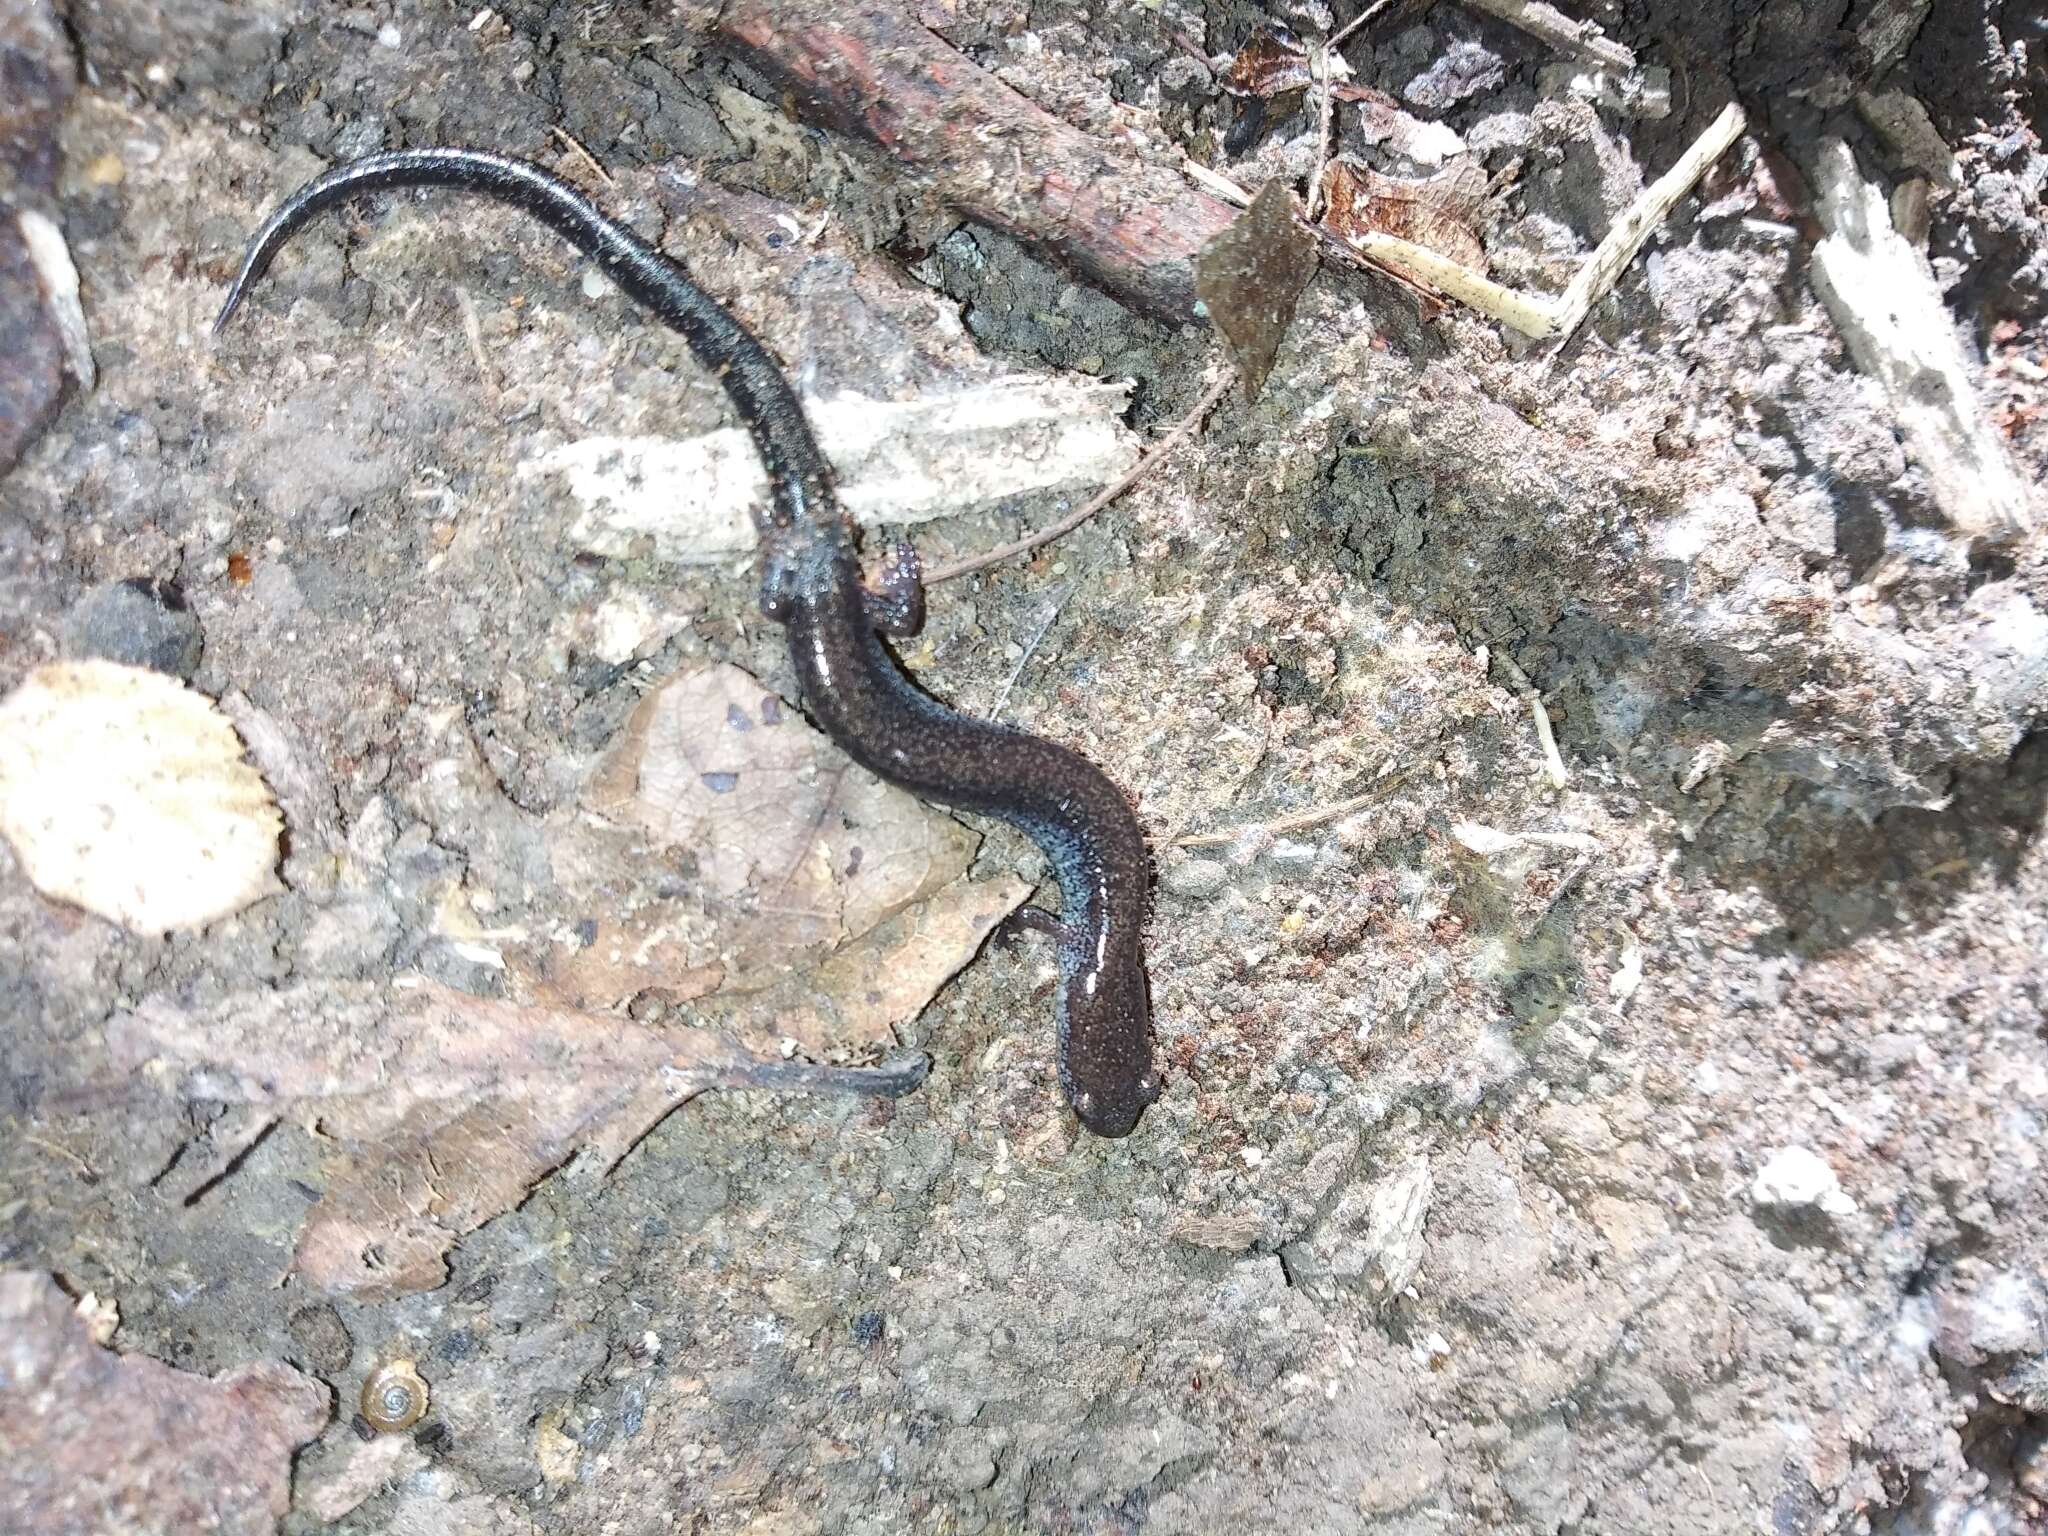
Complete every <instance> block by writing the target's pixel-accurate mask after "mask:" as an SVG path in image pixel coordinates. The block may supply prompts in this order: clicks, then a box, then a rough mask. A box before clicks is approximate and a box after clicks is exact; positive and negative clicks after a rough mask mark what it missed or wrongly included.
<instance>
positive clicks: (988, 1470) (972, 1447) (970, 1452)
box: [937, 1430, 996, 1493]
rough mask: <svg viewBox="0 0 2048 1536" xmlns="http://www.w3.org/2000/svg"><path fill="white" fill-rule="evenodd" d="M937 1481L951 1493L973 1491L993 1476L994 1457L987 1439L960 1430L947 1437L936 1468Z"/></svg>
mask: <svg viewBox="0 0 2048 1536" xmlns="http://www.w3.org/2000/svg"><path fill="white" fill-rule="evenodd" d="M937 1471H938V1479H939V1482H940V1483H941V1484H942V1485H943V1486H944V1487H947V1488H949V1489H951V1490H952V1491H953V1492H955V1493H975V1492H978V1491H979V1490H981V1489H983V1488H986V1487H988V1485H989V1484H990V1483H993V1482H994V1481H995V1480H996V1459H995V1457H994V1456H992V1455H990V1454H989V1448H988V1442H987V1440H986V1439H985V1438H984V1437H983V1436H981V1435H979V1434H976V1433H974V1432H972V1431H969V1430H961V1431H958V1432H957V1433H955V1434H953V1435H951V1436H949V1437H948V1439H947V1444H946V1448H945V1450H944V1451H943V1452H942V1453H941V1454H940V1457H939V1465H938V1468H937Z"/></svg>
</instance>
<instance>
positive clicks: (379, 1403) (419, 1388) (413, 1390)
mask: <svg viewBox="0 0 2048 1536" xmlns="http://www.w3.org/2000/svg"><path fill="white" fill-rule="evenodd" d="M426 1412H427V1384H426V1383H425V1382H424V1381H422V1380H421V1379H420V1373H419V1372H418V1371H416V1370H414V1369H413V1364H412V1362H411V1361H410V1360H391V1361H387V1362H386V1363H385V1364H383V1365H380V1366H378V1367H377V1369H375V1370H374V1371H372V1372H370V1374H369V1375H367V1376H365V1377H364V1378H363V1418H364V1420H365V1422H367V1423H368V1424H369V1426H370V1428H372V1429H374V1430H376V1431H378V1432H379V1433H380V1434H387V1435H389V1434H395V1433H397V1432H398V1431H399V1430H401V1429H411V1428H412V1427H413V1425H415V1424H417V1423H419V1421H420V1420H421V1419H422V1418H424V1417H425V1416H426Z"/></svg>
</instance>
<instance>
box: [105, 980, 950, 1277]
mask: <svg viewBox="0 0 2048 1536" xmlns="http://www.w3.org/2000/svg"><path fill="white" fill-rule="evenodd" d="M106 1039H107V1047H108V1052H109V1057H110V1065H111V1069H112V1071H113V1073H114V1074H115V1078H116V1085H118V1084H119V1083H123V1082H126V1081H129V1080H131V1079H133V1078H136V1077H141V1078H145V1079H150V1080H155V1081H159V1082H164V1083H168V1084H173V1085H176V1086H177V1088H178V1089H179V1090H180V1091H184V1090H187V1089H199V1090H203V1092H204V1093H205V1095H206V1097H207V1098H208V1099H209V1100H211V1101H213V1102H214V1103H216V1104H224V1105H227V1106H230V1108H231V1109H234V1110H239V1111H243V1112H244V1114H243V1116H241V1117H239V1118H245V1119H250V1120H253V1119H255V1118H257V1116H258V1114H259V1113H262V1114H268V1115H270V1116H274V1117H284V1118H290V1119H293V1120H296V1121H298V1122H299V1123H300V1124H302V1125H304V1126H306V1127H307V1128H308V1129H309V1130H314V1131H316V1132H317V1133H318V1134H319V1136H320V1137H321V1139H322V1141H323V1143H324V1144H325V1145H326V1146H327V1147H328V1148H329V1149H330V1155H329V1157H328V1159H327V1171H328V1179H327V1184H326V1188H325V1190H324V1192H323V1196H322V1199H321V1200H320V1203H319V1204H318V1205H316V1206H314V1207H313V1209H312V1211H311V1212H310V1213H309V1215H308V1217H307V1220H306V1224H305V1226H304V1227H303V1228H302V1229H301V1231H300V1234H299V1241H298V1248H297V1252H296V1255H295V1257H294V1260H293V1268H294V1270H295V1271H296V1272H297V1273H298V1274H299V1275H300V1276H301V1277H302V1278H303V1279H304V1280H305V1281H306V1282H307V1283H309V1284H311V1285H313V1286H315V1287H317V1288H319V1289H321V1290H324V1291H329V1292H336V1293H346V1294H350V1295H355V1296H358V1297H361V1298H363V1299H365V1300H375V1299H382V1298H388V1297H392V1296H398V1295H404V1294H407V1293H409V1292H413V1291H421V1290H431V1289H433V1288H434V1287H436V1286H438V1285H440V1284H441V1282H442V1281H443V1280H444V1279H445V1278H446V1267H445V1264H444V1259H445V1256H446V1254H447V1252H448V1249H449V1248H450V1247H451V1246H452V1245H453V1244H454V1243H455V1241H456V1240H457V1239H458V1238H460V1237H462V1236H463V1235H464V1234H466V1233H469V1232H472V1231H474V1230H475V1229H476V1228H478V1227H480V1226H482V1225H483V1224H484V1223H485V1222H486V1221H489V1220H490V1219H491V1218H492V1217H493V1216H496V1215H498V1214H499V1213H501V1212H503V1211H506V1210H509V1209H510V1208H511V1207H512V1206H514V1205H517V1204H518V1203H519V1201H521V1200H522V1199H524V1198H525V1196H526V1192H527V1191H528V1190H529V1189H531V1188H532V1187H533V1185H534V1183H535V1182H536V1181H537V1180H539V1179H540V1178H542V1177H543V1176H545V1175H546V1174H548V1173H549V1172H551V1171H552V1170H554V1169H556V1168H559V1167H561V1166H562V1165H563V1164H564V1163H566V1162H568V1161H569V1159H570V1158H572V1157H574V1156H576V1155H577V1154H578V1153H579V1152H581V1153H584V1154H586V1155H587V1156H588V1158H589V1159H590V1161H591V1163H592V1165H593V1166H594V1167H596V1168H598V1169H600V1170H601V1169H605V1168H609V1167H610V1166H611V1165H612V1164H614V1163H616V1162H617V1161H618V1159H619V1158H621V1157H623V1156H624V1155H625V1154H626V1153H627V1152H628V1151H629V1150H631V1148H632V1147H633V1145H634V1143H635V1142H637V1141H638V1140H639V1139H640V1138H641V1137H642V1136H644V1135H646V1133H647V1132H648V1131H649V1130H650V1129H652V1128H653V1127H654V1126H655V1125H656V1124H657V1123H658V1122H659V1121H660V1120H661V1119H662V1117H663V1116H665V1115H667V1114H668V1113H669V1111H670V1110H672V1109H674V1108H675V1107H676V1106H677V1105H679V1104H682V1103H684V1102H685V1101H687V1100H689V1099H691V1098H694V1097H695V1096H696V1095H697V1094H699V1093H702V1092H703V1091H705V1090H706V1089H708V1088H714V1087H736V1088H781V1089H796V1090H817V1091H828V1092H854V1093H892V1092H895V1093H900V1092H903V1091H905V1090H906V1089H907V1088H909V1087H912V1086H915V1084H916V1082H917V1081H918V1080H919V1078H920V1077H921V1075H922V1064H921V1060H920V1059H916V1058H913V1059H911V1060H909V1061H907V1062H899V1063H897V1064H895V1065H892V1066H887V1067H884V1068H880V1069H876V1070H874V1071H870V1072H860V1071H852V1070H835V1069H832V1068H827V1067H814V1066H810V1065H807V1064H805V1063H801V1062H783V1061H779V1060H762V1059H759V1058H757V1057H754V1056H751V1055H749V1054H748V1053H747V1052H745V1051H743V1050H741V1049H740V1048H739V1047H738V1046H737V1045H735V1044H734V1042H733V1041H732V1039H731V1038H730V1037H728V1036H726V1035H723V1034H720V1033H717V1032H715V1031H712V1030H708V1029H666V1030H663V1029H651V1028H648V1027H647V1026H644V1025H641V1024H637V1023H635V1022H633V1021H632V1020H631V1019H626V1018H621V1017H618V1016H616V1015H606V1014H594V1013H585V1012H581V1011H579V1010H576V1009H570V1008H550V1007H523V1006H520V1005H518V1004H515V1003H508V1002H500V1001H496V1000H493V999H489V998H480V997H472V996H470V995H469V994H467V993H464V992H457V991H454V990H453V989H451V988H447V987H442V986H439V985H437V984H434V983H432V982H426V981H415V982H414V983H413V984H412V985H410V986H408V987H405V988H403V989H400V990H399V991H398V993H397V995H396V996H391V995H388V994H386V993H384V992H383V991H381V990H379V989H370V988H365V987H362V986H353V987H351V986H336V985H332V984H328V985H323V986H320V987H305V988H299V989H295V990H291V991H287V992H265V993H254V994H242V995H240V996H237V997H233V998H230V999H228V1000H226V1001H224V1002H223V1003H222V1004H221V1005H219V1006H218V1007H216V1008H214V1009H212V1010H210V1011H208V1012H206V1013H188V1012H186V1011H185V1010H183V1009H181V1008H179V1007H177V1006H176V1005H175V1004H174V1003H171V1002H169V1001H167V1000H165V999H163V998H161V997H157V998H152V999H150V1000H149V1001H147V1002H145V1003H144V1004H143V1005H142V1006H141V1007H139V1008H137V1009H135V1010H133V1011H132V1012H129V1013H125V1014H121V1015H117V1016H116V1017H115V1018H114V1019H112V1020H110V1021H109V1023H108V1025H107V1030H106ZM230 1118H237V1117H230ZM215 1165H216V1166H218V1164H217V1160H215ZM181 1166H182V1165H181Z"/></svg>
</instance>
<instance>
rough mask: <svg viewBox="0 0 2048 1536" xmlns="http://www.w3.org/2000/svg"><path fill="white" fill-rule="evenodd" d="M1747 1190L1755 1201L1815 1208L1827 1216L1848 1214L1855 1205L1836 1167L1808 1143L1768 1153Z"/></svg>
mask: <svg viewBox="0 0 2048 1536" xmlns="http://www.w3.org/2000/svg"><path fill="white" fill-rule="evenodd" d="M1749 1194H1750V1198H1751V1199H1752V1200H1754V1201H1755V1202H1756V1203H1757V1204H1758V1205H1765V1206H1778V1207H1789V1208H1793V1209H1800V1208H1805V1209H1817V1210H1820V1211H1822V1212H1824V1213H1825V1214H1827V1215H1829V1216H1848V1215H1851V1214H1853V1213H1854V1211H1855V1209H1856V1202H1855V1201H1854V1200H1851V1199H1850V1198H1849V1197H1848V1196H1847V1195H1846V1194H1844V1193H1843V1192H1842V1181H1841V1180H1840V1179H1838V1178H1836V1177H1835V1170H1834V1169H1832V1168H1830V1167H1829V1166H1828V1165H1827V1164H1826V1163H1825V1162H1823V1161H1822V1160H1821V1157H1820V1154H1819V1153H1817V1152H1815V1151H1813V1150H1812V1149H1811V1148H1808V1147H1779V1148H1778V1149H1777V1150H1775V1151H1773V1152H1772V1153H1770V1154H1769V1156H1767V1157H1766V1158H1765V1159H1764V1165H1763V1167H1762V1168H1761V1169H1759V1170H1758V1172H1757V1176H1756V1181H1755V1182H1754V1183H1753V1184H1751V1185H1750V1189H1749Z"/></svg>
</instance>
